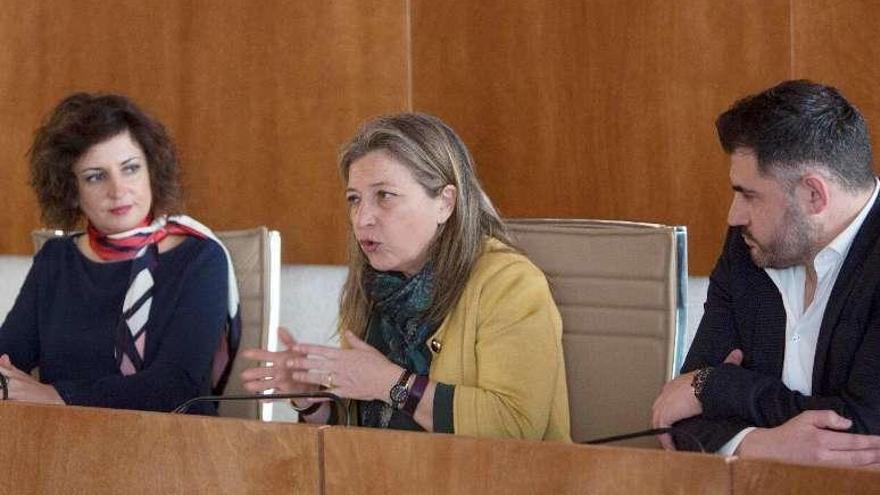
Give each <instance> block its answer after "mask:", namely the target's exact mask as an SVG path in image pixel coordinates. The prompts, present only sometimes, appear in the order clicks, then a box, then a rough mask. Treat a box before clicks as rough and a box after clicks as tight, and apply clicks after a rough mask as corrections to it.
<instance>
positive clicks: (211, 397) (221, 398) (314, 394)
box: [171, 392, 348, 425]
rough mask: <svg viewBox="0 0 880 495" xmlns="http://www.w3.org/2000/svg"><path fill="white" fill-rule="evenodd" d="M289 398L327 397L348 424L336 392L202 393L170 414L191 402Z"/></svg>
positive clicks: (191, 403)
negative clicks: (341, 412) (342, 414)
mask: <svg viewBox="0 0 880 495" xmlns="http://www.w3.org/2000/svg"><path fill="white" fill-rule="evenodd" d="M290 399H327V400H329V401H332V402H333V403H334V405H335V406H336V408H337V410H338V411H345V422H344V423H342V424H345V425H347V424H348V411H347V410H346V408H345V404H344V403H343V402H342V398H341V397H339V396H338V395H336V394H331V393H330V392H301V393H292V394H240V395H203V396H200V397H193V398H192V399H189V400H188V401H186V402H184V403H183V404H181V405H179V406H177V407H176V408H175V409H174V410H173V411H171V413H172V414H183V413H185V412H186V411H188V410H189V408H190V407H192V406H193V404H196V403H198V402H231V401H249V400H256V401H263V400H290Z"/></svg>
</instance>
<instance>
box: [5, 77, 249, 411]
mask: <svg viewBox="0 0 880 495" xmlns="http://www.w3.org/2000/svg"><path fill="white" fill-rule="evenodd" d="M29 158H30V166H31V184H32V186H33V188H34V191H35V193H36V195H37V199H38V201H39V204H40V208H41V211H42V217H43V220H44V222H45V223H46V225H47V226H49V227H52V228H59V229H63V230H66V231H72V230H74V229H77V228H78V227H80V226H82V227H84V228H85V229H84V230H85V231H84V232H76V233H74V234H72V235H68V236H65V237H60V238H55V239H51V240H49V241H48V242H47V243H46V244H45V245H44V246H43V248H42V249H41V250H40V251H39V253H37V255H36V256H35V257H34V263H33V266H32V267H31V270H30V273H29V274H28V276H27V279H26V280H25V283H24V285H23V287H22V289H21V292H20V294H19V296H18V298H17V300H16V302H15V305H14V307H13V308H12V311H10V313H9V315H8V316H7V318H6V321H5V322H4V323H3V326H2V327H0V382H2V383H0V394H2V395H0V399H9V400H22V401H35V402H48V403H58V404H72V405H86V406H99V407H113V408H124V409H142V410H156V411H170V410H172V409H174V408H175V407H176V406H177V405H179V404H181V403H182V402H184V401H186V400H188V399H190V398H193V397H196V396H199V395H207V394H210V393H212V392H217V391H219V390H220V389H222V387H223V385H224V382H225V379H226V375H227V374H228V368H229V364H230V363H231V361H232V357H233V356H234V352H235V349H236V347H237V344H238V336H239V333H240V332H239V328H240V319H239V316H238V290H237V287H236V283H235V279H234V274H233V271H232V266H231V264H230V261H229V256H228V254H227V253H226V250H225V248H224V247H223V246H222V244H220V242H219V241H218V240H217V239H216V237H215V236H214V235H213V233H212V232H211V231H210V230H209V229H208V228H207V227H205V226H204V225H202V224H200V223H199V222H197V221H195V220H193V219H192V218H190V217H187V216H184V215H179V214H177V213H179V210H180V196H181V194H180V184H179V169H178V163H177V155H176V152H175V149H174V146H173V144H172V142H171V139H170V138H169V137H168V134H167V133H166V131H165V128H164V127H163V126H162V124H161V123H159V122H158V121H157V120H155V119H153V118H151V117H150V116H148V115H147V114H145V113H144V112H143V111H141V110H140V109H139V108H138V107H137V106H136V105H135V104H134V103H133V102H132V101H131V100H129V99H128V98H125V97H123V96H119V95H112V94H96V95H92V94H85V93H77V94H74V95H71V96H69V97H67V98H65V99H64V100H63V101H62V102H61V103H59V104H58V106H57V107H56V108H55V109H54V110H53V112H52V113H51V114H50V115H49V117H48V119H47V120H46V122H45V123H44V124H43V125H42V126H41V127H40V128H39V129H38V130H37V132H36V136H35V138H34V143H33V145H32V147H31V149H30V152H29ZM35 367H39V371H40V379H39V380H37V379H35V378H33V377H31V375H29V374H28V373H29V372H30V371H31V370H32V369H33V368H35ZM195 412H200V413H204V414H212V413H215V410H214V406H213V405H211V404H207V405H199V407H197V408H196V409H195Z"/></svg>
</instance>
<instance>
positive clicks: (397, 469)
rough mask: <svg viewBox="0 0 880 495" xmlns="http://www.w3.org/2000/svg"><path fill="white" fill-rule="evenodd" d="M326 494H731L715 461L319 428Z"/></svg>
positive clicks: (720, 462) (722, 465) (725, 469)
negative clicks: (322, 442) (321, 437)
mask: <svg viewBox="0 0 880 495" xmlns="http://www.w3.org/2000/svg"><path fill="white" fill-rule="evenodd" d="M323 437H324V466H325V493H326V494H328V495H341V494H349V493H351V494H355V493H358V494H360V493H416V494H419V495H422V494H429V493H462V494H466V493H475V494H476V493H478V494H481V495H482V494H494V493H497V494H511V493H535V494H545V493H547V494H550V493H552V494H560V493H579V494H582V493H589V494H611V493H614V494H617V493H638V494H654V493H657V494H660V493H701V494H716V493H717V494H728V493H730V472H729V466H728V464H727V463H726V462H725V460H724V459H723V458H721V457H718V456H714V455H705V454H702V455H700V454H685V453H670V452H664V451H660V450H648V449H631V448H615V447H599V446H586V445H570V444H569V445H566V444H559V443H550V442H528V441H521V440H492V439H476V438H460V437H454V436H452V435H436V434H434V435H432V434H425V433H413V432H399V431H376V430H370V429H365V428H347V429H343V428H329V429H327V430H324V432H323Z"/></svg>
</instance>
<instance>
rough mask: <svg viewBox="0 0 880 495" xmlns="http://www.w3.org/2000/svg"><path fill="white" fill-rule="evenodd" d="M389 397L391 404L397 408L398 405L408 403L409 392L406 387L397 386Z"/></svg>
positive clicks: (392, 388)
mask: <svg viewBox="0 0 880 495" xmlns="http://www.w3.org/2000/svg"><path fill="white" fill-rule="evenodd" d="M388 395H389V396H390V397H391V402H392V403H394V405H395V406H396V405H397V404H402V403H404V402H405V401H406V397H407V396H408V395H409V390H407V389H406V385H400V384H397V385H395V386H393V387H391V391H390V392H389V393H388Z"/></svg>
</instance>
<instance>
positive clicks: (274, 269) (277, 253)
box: [32, 227, 281, 419]
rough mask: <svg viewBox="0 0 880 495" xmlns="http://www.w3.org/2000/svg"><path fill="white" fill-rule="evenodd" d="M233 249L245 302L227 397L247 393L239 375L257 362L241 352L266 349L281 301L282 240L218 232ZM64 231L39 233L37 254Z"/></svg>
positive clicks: (253, 406) (231, 408)
mask: <svg viewBox="0 0 880 495" xmlns="http://www.w3.org/2000/svg"><path fill="white" fill-rule="evenodd" d="M215 234H216V235H217V237H218V238H219V239H220V240H221V241H222V242H223V245H224V246H226V249H227V250H229V255H230V256H231V257H232V265H233V267H234V269H235V276H236V279H237V280H238V290H239V296H240V301H241V323H242V335H241V344H240V346H239V355H238V356H237V357H236V359H235V361H234V362H233V365H232V373H231V374H230V376H229V382H228V383H227V384H226V389H225V391H224V394H243V393H247V392H246V391H245V390H244V388H242V384H241V379H240V378H239V374H240V373H241V371H242V370H244V369H245V368H247V367H249V366H252V365H253V364H254V363H252V362H249V361H247V360H245V359H243V358H242V357H241V350H242V349H247V348H249V347H259V348H264V349H265V348H266V347H267V344H268V336H269V329H270V328H274V327H277V326H278V302H279V290H280V280H279V278H280V270H281V237H280V234H279V233H278V232H276V231H270V230H268V229H267V228H266V227H257V228H254V229H248V230H234V231H225V232H215ZM58 235H63V232H61V231H53V230H37V231H34V232H33V234H32V238H33V241H34V248H35V250H36V251H39V249H40V248H41V247H42V246H43V244H45V242H46V241H47V240H48V239H49V238H51V237H53V236H58ZM218 412H219V414H220V415H221V416H227V417H236V418H251V419H263V418H264V416H265V415H266V412H267V409H266V408H265V407H263V406H261V404H259V403H257V402H222V403H220V406H219V410H218Z"/></svg>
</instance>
